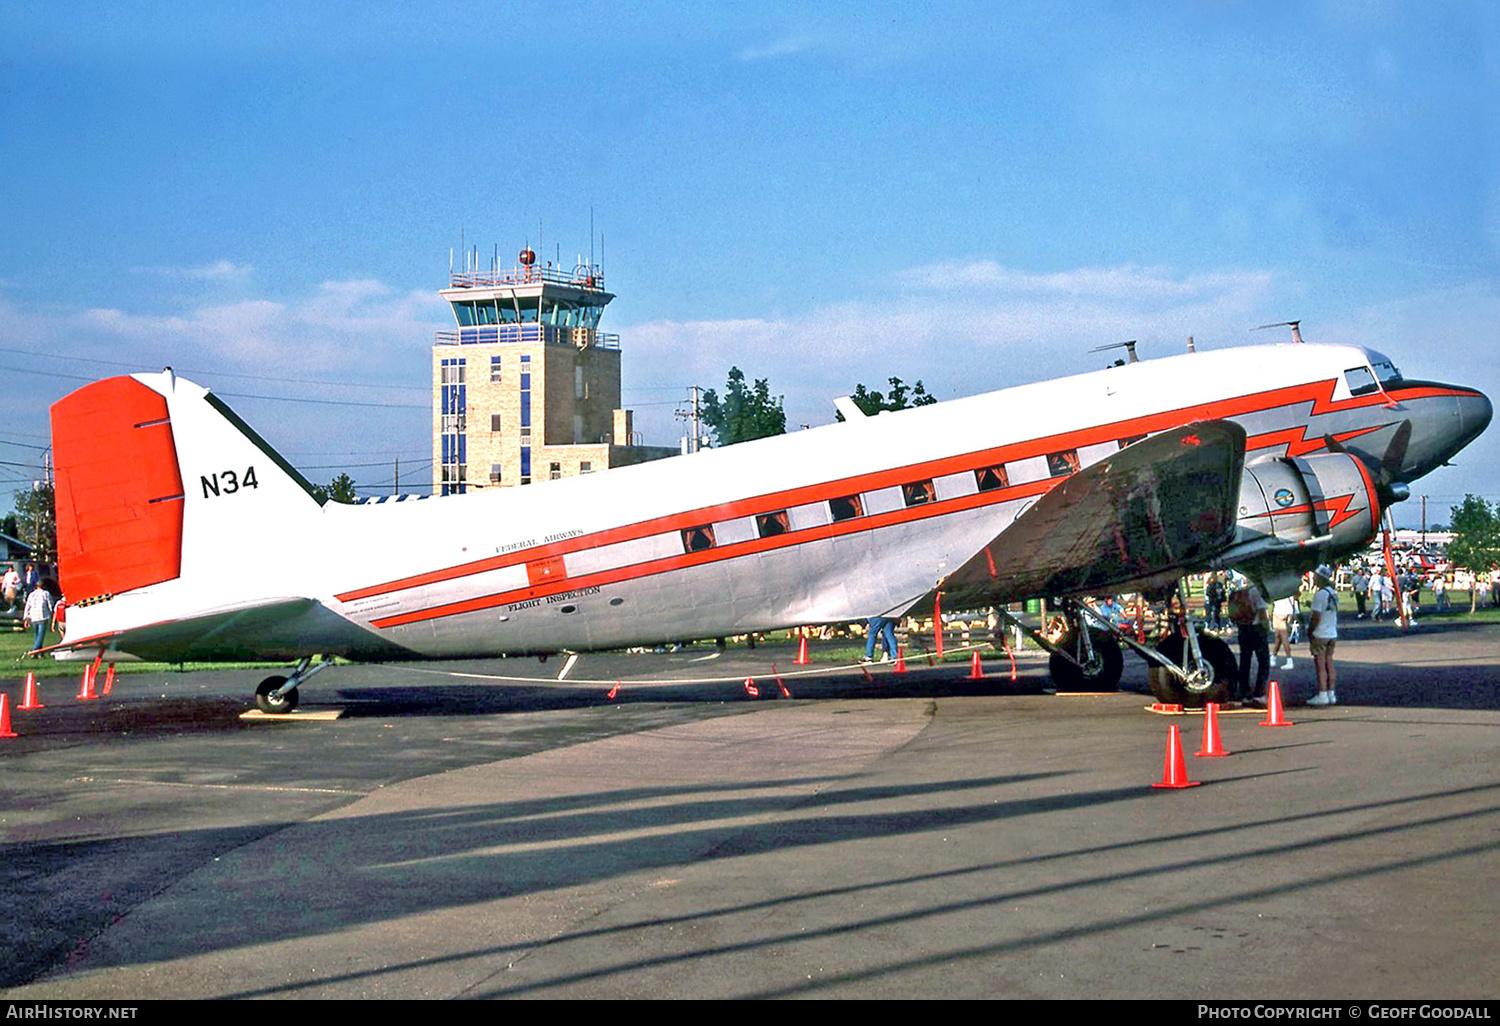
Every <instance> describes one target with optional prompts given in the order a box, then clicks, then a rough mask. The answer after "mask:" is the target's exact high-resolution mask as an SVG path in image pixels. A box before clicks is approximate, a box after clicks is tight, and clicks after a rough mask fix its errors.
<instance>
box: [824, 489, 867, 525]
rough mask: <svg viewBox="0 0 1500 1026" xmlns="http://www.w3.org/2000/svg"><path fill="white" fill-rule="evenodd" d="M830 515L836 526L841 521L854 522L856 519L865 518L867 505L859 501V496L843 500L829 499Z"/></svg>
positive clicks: (849, 496) (851, 496) (847, 497)
mask: <svg viewBox="0 0 1500 1026" xmlns="http://www.w3.org/2000/svg"><path fill="white" fill-rule="evenodd" d="M828 513H829V515H830V516H831V517H832V518H833V522H834V523H835V524H836V523H838V522H839V521H840V520H853V519H854V518H855V517H862V516H864V515H865V505H864V503H862V502H860V501H859V496H858V495H848V496H845V497H844V498H842V499H829V500H828Z"/></svg>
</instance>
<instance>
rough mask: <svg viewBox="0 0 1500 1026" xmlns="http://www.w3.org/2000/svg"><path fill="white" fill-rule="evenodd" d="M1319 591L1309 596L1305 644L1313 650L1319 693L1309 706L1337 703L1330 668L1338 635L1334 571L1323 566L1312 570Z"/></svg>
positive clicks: (1336, 680) (1337, 596)
mask: <svg viewBox="0 0 1500 1026" xmlns="http://www.w3.org/2000/svg"><path fill="white" fill-rule="evenodd" d="M1313 576H1314V577H1316V578H1317V581H1318V590H1317V591H1315V592H1313V597H1312V625H1311V627H1310V628H1309V629H1308V632H1307V633H1308V639H1307V644H1308V647H1309V648H1311V649H1312V657H1313V669H1314V671H1316V673H1317V677H1318V693H1317V694H1316V695H1313V696H1312V698H1309V699H1308V700H1307V704H1308V705H1337V704H1338V701H1339V696H1338V693H1337V691H1336V690H1335V689H1336V688H1337V685H1338V675H1337V674H1336V673H1335V672H1334V669H1333V646H1334V643H1335V642H1337V641H1338V637H1339V595H1338V592H1336V591H1334V590H1333V571H1332V570H1331V569H1329V568H1328V566H1327V565H1326V564H1325V565H1324V566H1320V567H1318V569H1317V570H1315V571H1313Z"/></svg>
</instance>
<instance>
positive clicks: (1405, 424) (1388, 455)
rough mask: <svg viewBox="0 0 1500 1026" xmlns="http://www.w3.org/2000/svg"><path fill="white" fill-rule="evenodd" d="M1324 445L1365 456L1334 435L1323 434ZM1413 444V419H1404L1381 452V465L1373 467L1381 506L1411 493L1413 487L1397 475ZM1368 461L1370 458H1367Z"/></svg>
mask: <svg viewBox="0 0 1500 1026" xmlns="http://www.w3.org/2000/svg"><path fill="white" fill-rule="evenodd" d="M1323 445H1324V446H1325V447H1326V448H1327V449H1328V451H1329V452H1341V453H1344V454H1345V455H1348V456H1355V457H1358V458H1364V456H1363V454H1362V453H1351V452H1350V451H1349V450H1348V449H1346V448H1344V444H1343V443H1342V442H1340V441H1339V440H1338V439H1337V438H1334V437H1333V436H1332V435H1324V436H1323ZM1410 445H1411V421H1409V420H1403V421H1402V422H1401V423H1400V424H1399V425H1397V427H1396V430H1395V433H1394V434H1392V435H1391V440H1390V441H1389V442H1387V443H1386V446H1385V452H1384V453H1382V454H1381V457H1380V465H1379V466H1378V467H1373V468H1371V469H1372V470H1374V471H1375V490H1376V492H1377V493H1378V495H1379V498H1380V507H1381V508H1382V509H1388V508H1389V507H1390V505H1391V504H1392V503H1396V502H1402V501H1404V500H1405V499H1406V498H1407V497H1409V496H1410V495H1411V489H1410V488H1408V487H1407V485H1406V482H1405V481H1402V480H1399V479H1398V478H1397V476H1396V475H1398V474H1400V473H1401V464H1402V463H1404V462H1405V461H1406V450H1407V447H1408V446H1410ZM1365 462H1366V463H1368V462H1369V460H1368V459H1365Z"/></svg>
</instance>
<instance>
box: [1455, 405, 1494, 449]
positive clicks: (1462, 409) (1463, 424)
mask: <svg viewBox="0 0 1500 1026" xmlns="http://www.w3.org/2000/svg"><path fill="white" fill-rule="evenodd" d="M1494 415H1495V408H1494V406H1492V405H1491V404H1490V400H1489V397H1488V396H1486V395H1485V394H1484V393H1482V392H1471V393H1469V394H1468V395H1461V396H1459V397H1458V422H1459V425H1460V427H1459V430H1461V431H1462V432H1463V439H1464V444H1465V445H1467V444H1468V443H1469V442H1471V441H1473V440H1474V439H1476V438H1478V437H1479V436H1480V435H1481V434H1483V433H1484V429H1485V428H1487V427H1489V426H1490V419H1491V418H1492V417H1494Z"/></svg>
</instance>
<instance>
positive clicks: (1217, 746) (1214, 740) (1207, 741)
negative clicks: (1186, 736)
mask: <svg viewBox="0 0 1500 1026" xmlns="http://www.w3.org/2000/svg"><path fill="white" fill-rule="evenodd" d="M1193 754H1194V755H1203V756H1215V755H1228V754H1229V753H1228V752H1226V751H1225V750H1224V745H1223V743H1222V742H1221V741H1220V740H1219V703H1218V702H1209V703H1208V704H1207V705H1206V706H1204V707H1203V747H1202V748H1201V749H1200V750H1199V751H1196V752H1194V753H1193Z"/></svg>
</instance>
